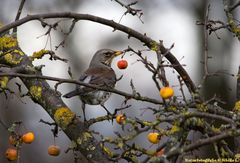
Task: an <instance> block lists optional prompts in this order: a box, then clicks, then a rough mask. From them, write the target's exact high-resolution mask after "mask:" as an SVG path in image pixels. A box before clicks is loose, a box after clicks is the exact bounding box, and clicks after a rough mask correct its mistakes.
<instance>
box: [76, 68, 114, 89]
mask: <svg viewBox="0 0 240 163" xmlns="http://www.w3.org/2000/svg"><path fill="white" fill-rule="evenodd" d="M79 80H80V81H82V82H84V83H91V84H93V85H96V86H99V87H106V88H107V87H114V86H115V83H116V75H115V72H114V71H113V70H112V69H111V68H99V67H98V68H89V69H88V70H87V71H85V72H84V74H82V75H81V76H80V79H79ZM78 90H79V92H82V93H87V92H91V91H93V90H95V89H93V88H89V87H85V86H79V87H78Z"/></svg>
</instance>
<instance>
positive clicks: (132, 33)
mask: <svg viewBox="0 0 240 163" xmlns="http://www.w3.org/2000/svg"><path fill="white" fill-rule="evenodd" d="M50 18H74V19H76V20H89V21H93V22H97V23H100V24H104V25H107V26H110V27H113V28H114V29H115V30H119V31H122V32H124V33H126V34H128V35H129V36H130V37H134V38H136V39H138V40H139V41H141V42H143V43H144V44H145V45H146V46H147V47H148V48H149V49H151V50H154V51H157V50H158V49H160V51H161V53H162V54H165V57H166V58H167V59H168V61H169V62H170V63H171V64H172V65H176V66H174V67H173V68H174V69H175V70H176V71H177V72H178V73H179V75H180V76H181V77H182V79H183V81H184V82H185V84H186V86H187V88H188V90H189V91H190V92H191V93H195V92H196V86H195V84H194V83H193V81H192V79H191V78H190V76H189V75H188V73H187V72H186V70H185V69H184V68H183V67H182V65H181V64H180V63H179V61H178V60H177V59H176V57H175V56H174V55H173V54H172V53H171V52H170V51H168V49H166V48H165V47H164V46H163V45H161V44H159V43H158V42H156V41H154V40H152V39H151V38H150V37H147V36H146V35H144V34H141V33H139V32H137V31H135V30H133V29H131V28H129V27H127V26H124V25H121V24H119V23H116V22H114V21H113V20H108V19H104V18H101V17H97V16H94V15H88V14H77V13H71V12H63V13H47V14H36V15H28V16H26V17H24V18H22V19H19V20H17V21H15V22H12V23H10V24H8V25H5V26H3V27H2V28H0V34H1V33H3V32H5V31H8V30H9V29H11V28H14V27H16V26H20V25H22V24H24V23H26V22H29V21H32V20H41V19H50Z"/></svg>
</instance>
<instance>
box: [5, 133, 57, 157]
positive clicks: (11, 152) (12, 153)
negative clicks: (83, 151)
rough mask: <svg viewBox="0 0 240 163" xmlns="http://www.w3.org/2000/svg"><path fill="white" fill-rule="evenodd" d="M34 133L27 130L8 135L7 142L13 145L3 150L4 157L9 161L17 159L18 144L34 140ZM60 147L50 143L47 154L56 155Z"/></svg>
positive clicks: (29, 142)
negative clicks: (22, 132) (20, 133)
mask: <svg viewBox="0 0 240 163" xmlns="http://www.w3.org/2000/svg"><path fill="white" fill-rule="evenodd" d="M34 138H35V136H34V133H33V132H27V133H25V134H23V135H22V136H19V135H16V134H12V135H10V136H9V138H8V141H9V144H10V145H12V146H13V147H9V148H8V149H7V150H6V152H5V157H6V158H7V159H8V160H9V161H14V160H17V158H18V153H19V152H18V146H19V145H20V144H22V143H25V144H31V143H32V142H33V141H34ZM60 151H61V150H60V147H59V146H57V145H50V146H49V147H48V154H49V155H50V156H58V155H59V154H60Z"/></svg>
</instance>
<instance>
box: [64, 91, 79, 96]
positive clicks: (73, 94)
mask: <svg viewBox="0 0 240 163" xmlns="http://www.w3.org/2000/svg"><path fill="white" fill-rule="evenodd" d="M77 95H79V92H78V91H77V90H74V91H71V92H69V93H67V94H65V95H63V97H65V98H71V97H73V96H77Z"/></svg>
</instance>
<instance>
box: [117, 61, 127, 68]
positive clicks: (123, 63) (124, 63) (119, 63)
mask: <svg viewBox="0 0 240 163" xmlns="http://www.w3.org/2000/svg"><path fill="white" fill-rule="evenodd" d="M117 66H118V68H119V69H125V68H127V67H128V62H127V61H126V60H125V59H122V60H120V61H118V62H117Z"/></svg>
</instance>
